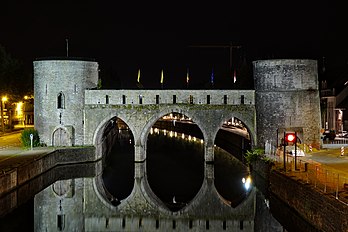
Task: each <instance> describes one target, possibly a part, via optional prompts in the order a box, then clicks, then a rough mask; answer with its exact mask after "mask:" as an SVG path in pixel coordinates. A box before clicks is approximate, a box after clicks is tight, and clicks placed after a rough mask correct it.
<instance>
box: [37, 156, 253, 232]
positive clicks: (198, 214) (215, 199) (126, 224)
mask: <svg viewBox="0 0 348 232" xmlns="http://www.w3.org/2000/svg"><path fill="white" fill-rule="evenodd" d="M135 165H137V166H138V167H137V168H136V169H137V170H142V172H141V173H138V174H137V176H136V178H135V181H134V187H133V191H132V193H131V195H130V196H129V197H128V198H127V199H125V200H123V201H122V202H121V204H120V205H118V206H113V205H112V204H111V203H110V202H108V201H107V198H106V196H105V195H104V194H105V191H104V188H103V187H102V180H101V176H100V175H98V176H97V177H94V178H77V179H67V180H61V181H58V182H56V183H55V184H54V185H52V186H51V187H49V188H46V189H45V190H44V191H42V192H40V193H39V194H37V195H36V197H35V205H36V206H35V231H45V230H48V231H52V230H57V228H58V229H59V228H61V229H62V230H66V231H74V230H76V229H81V230H84V231H139V230H142V231H156V230H158V231H163V230H175V231H188V230H192V231H208V230H209V231H231V230H243V231H254V219H255V203H256V201H255V197H256V195H255V194H256V190H255V189H253V190H251V191H250V192H249V193H248V195H247V198H246V199H245V200H244V201H243V202H242V203H241V204H240V205H238V206H237V207H235V208H233V207H231V206H230V205H229V204H228V203H227V202H225V201H224V200H223V199H222V198H221V197H220V196H219V194H218V192H217V191H216V189H215V187H214V183H213V182H214V180H213V178H211V177H209V175H207V174H206V177H205V179H204V183H203V185H202V188H201V190H200V191H199V193H198V194H197V196H196V197H195V198H194V200H192V201H191V202H190V204H188V205H187V206H185V207H184V208H182V209H181V210H179V211H175V212H173V211H171V210H169V209H168V208H167V207H166V206H165V205H164V204H163V203H162V202H161V201H159V200H158V199H157V198H156V196H154V195H153V193H152V191H151V190H150V188H149V185H148V183H147V180H146V176H145V163H144V162H142V163H135ZM206 165H207V167H206V170H207V171H208V172H209V173H213V172H214V171H213V165H209V164H206ZM52 209H53V210H52Z"/></svg>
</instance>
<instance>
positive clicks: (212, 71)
mask: <svg viewBox="0 0 348 232" xmlns="http://www.w3.org/2000/svg"><path fill="white" fill-rule="evenodd" d="M210 82H211V83H212V84H214V69H212V70H211V77H210Z"/></svg>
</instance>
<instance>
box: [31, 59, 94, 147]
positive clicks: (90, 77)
mask: <svg viewBox="0 0 348 232" xmlns="http://www.w3.org/2000/svg"><path fill="white" fill-rule="evenodd" d="M33 63H34V105H35V108H34V125H35V129H37V130H38V132H39V135H40V140H41V142H42V143H45V144H47V145H48V146H52V145H53V146H74V145H82V144H83V136H84V127H83V125H84V116H83V109H84V98H85V89H93V88H97V84H98V63H97V62H94V61H86V60H74V59H72V58H71V57H69V58H66V59H64V58H63V59H54V60H48V59H42V60H36V61H34V62H33Z"/></svg>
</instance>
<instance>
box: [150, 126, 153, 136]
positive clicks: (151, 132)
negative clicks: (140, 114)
mask: <svg viewBox="0 0 348 232" xmlns="http://www.w3.org/2000/svg"><path fill="white" fill-rule="evenodd" d="M150 134H151V135H152V134H153V128H152V127H151V129H150Z"/></svg>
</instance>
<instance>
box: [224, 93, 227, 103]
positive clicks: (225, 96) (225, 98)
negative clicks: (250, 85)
mask: <svg viewBox="0 0 348 232" xmlns="http://www.w3.org/2000/svg"><path fill="white" fill-rule="evenodd" d="M224 104H225V105H226V104H227V95H224Z"/></svg>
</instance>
